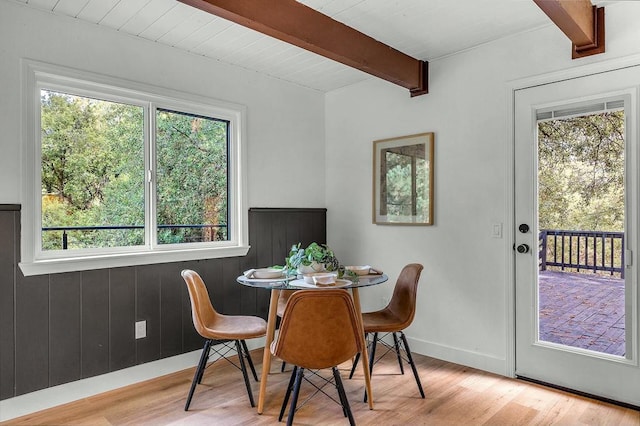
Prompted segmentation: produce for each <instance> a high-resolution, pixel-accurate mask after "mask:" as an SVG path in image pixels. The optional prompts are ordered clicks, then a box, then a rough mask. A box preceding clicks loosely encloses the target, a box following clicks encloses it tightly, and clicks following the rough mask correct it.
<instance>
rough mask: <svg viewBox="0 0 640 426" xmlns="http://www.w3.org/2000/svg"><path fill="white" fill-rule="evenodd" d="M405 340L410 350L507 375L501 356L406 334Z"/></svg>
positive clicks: (504, 361) (505, 364) (505, 365)
mask: <svg viewBox="0 0 640 426" xmlns="http://www.w3.org/2000/svg"><path fill="white" fill-rule="evenodd" d="M407 340H408V341H409V346H411V352H414V353H418V354H421V355H426V356H430V357H433V358H437V359H441V360H444V361H449V362H453V363H455V364H461V365H466V366H467V367H472V368H477V369H478V370H483V371H488V372H490V373H495V374H499V375H501V376H507V375H508V372H507V363H506V360H505V359H503V358H498V357H495V356H491V355H487V354H483V353H479V352H473V351H468V350H464V349H460V348H454V347H450V346H444V345H440V344H437V343H433V342H427V341H425V340H418V339H413V338H411V337H409V336H407Z"/></svg>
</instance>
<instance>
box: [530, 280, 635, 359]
mask: <svg viewBox="0 0 640 426" xmlns="http://www.w3.org/2000/svg"><path fill="white" fill-rule="evenodd" d="M624 327H625V324H624V281H623V280H622V279H619V278H612V277H609V276H600V275H596V274H577V273H569V272H557V271H541V272H540V340H543V341H546V342H553V343H560V344H563V345H568V346H573V347H577V348H583V349H590V350H593V351H598V352H604V353H607V354H611V355H620V356H624V355H625V336H624V331H625V330H624Z"/></svg>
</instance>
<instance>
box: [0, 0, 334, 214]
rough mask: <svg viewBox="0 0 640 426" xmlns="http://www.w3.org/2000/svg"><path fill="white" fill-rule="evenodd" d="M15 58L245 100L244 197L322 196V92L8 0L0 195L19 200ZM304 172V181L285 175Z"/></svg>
mask: <svg viewBox="0 0 640 426" xmlns="http://www.w3.org/2000/svg"><path fill="white" fill-rule="evenodd" d="M20 58H28V59H33V60H38V61H42V62H49V63H53V64H57V65H63V66H66V67H71V68H76V69H80V70H85V71H90V72H94V73H101V74H105V75H109V76H113V77H118V78H124V79H128V80H133V81H136V82H141V83H145V84H150V85H155V86H159V87H163V88H169V89H174V90H180V91H184V92H188V93H194V94H198V95H201V96H207V97H210V98H214V99H219V100H223V101H228V102H233V103H238V104H242V105H245V106H246V107H247V129H248V151H249V157H248V168H249V180H248V182H249V185H248V186H249V194H248V199H249V206H250V207H324V206H325V200H324V192H325V191H324V185H325V182H324V172H325V169H324V155H325V151H324V95H323V94H322V93H320V92H317V91H314V90H310V89H307V88H302V87H299V86H295V85H291V84H287V83H285V82H282V81H280V80H277V79H274V78H269V77H266V76H262V75H260V74H258V73H255V72H251V71H247V70H244V69H241V68H238V67H234V66H230V65H226V64H224V63H222V62H219V61H215V60H211V59H207V58H204V57H202V56H197V55H192V54H188V53H183V52H180V51H178V50H177V49H172V48H170V47H167V46H163V45H161V44H158V43H154V42H151V41H146V40H142V39H139V38H136V37H133V36H130V35H127V34H124V33H119V32H116V31H113V30H110V29H105V28H101V27H99V26H97V25H91V24H88V23H83V22H80V21H78V20H76V19H72V18H68V17H62V16H58V15H53V14H51V13H47V12H39V11H34V10H32V9H28V8H27V7H25V6H23V5H20V4H17V3H12V2H7V1H0V82H1V83H0V129H2V131H1V132H0V147H1V149H2V155H0V203H11V204H17V203H20V201H21V200H20V197H21V195H20V179H19V177H20V176H21V172H20V170H21V169H20V167H21V160H20V156H21V145H20V144H21V139H20V133H21V129H20V119H21V117H20V111H21V93H20V90H21V84H20V80H21V75H20V74H21V66H20ZM300 158H313V159H314V161H311V162H301V161H299V160H300ZM269 159H272V160H269ZM285 165H286V167H285ZM300 175H304V176H305V178H304V186H305V188H301V186H300V185H298V184H297V183H296V182H295V181H293V179H292V178H291V176H300Z"/></svg>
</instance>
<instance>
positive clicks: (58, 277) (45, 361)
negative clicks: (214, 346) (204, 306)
mask: <svg viewBox="0 0 640 426" xmlns="http://www.w3.org/2000/svg"><path fill="white" fill-rule="evenodd" d="M19 232H20V206H19V205H0V241H3V244H2V245H1V246H0V399H7V398H12V397H14V396H17V395H21V394H24V393H28V392H33V391H36V390H39V389H43V388H46V387H50V386H55V385H58V384H61V383H67V382H70V381H74V380H79V379H82V378H86V377H92V376H96V375H100V374H104V373H108V372H111V371H115V370H119V369H122V368H126V367H131V366H133V365H136V364H141V363H145V362H149V361H153V360H156V359H160V358H164V357H168V356H173V355H178V354H180V353H185V352H189V351H192V350H196V349H200V348H202V344H203V339H202V337H200V336H199V335H198V333H197V332H196V331H195V328H194V327H193V322H192V318H191V305H190V302H189V296H188V293H187V290H186V285H185V283H184V281H183V280H182V277H181V276H180V271H182V270H183V269H193V270H195V271H197V272H198V273H200V275H201V276H202V278H203V279H204V281H205V283H206V285H207V289H208V291H209V295H210V297H211V299H212V301H213V304H214V306H215V307H216V309H218V310H219V311H220V312H222V313H225V314H230V315H234V314H242V315H259V316H262V317H263V318H266V317H267V313H268V305H269V291H267V290H264V289H254V288H250V287H245V286H242V285H240V284H238V283H237V282H236V280H235V279H236V277H237V276H238V275H240V274H241V273H242V271H244V270H246V269H249V268H252V267H261V266H271V265H282V264H284V259H285V256H286V255H287V254H288V252H289V249H290V247H291V245H292V244H295V243H297V242H301V243H302V244H303V245H308V244H309V243H310V242H312V241H316V242H318V243H324V242H325V241H326V209H294V208H284V209H279V208H253V209H250V210H249V244H250V245H251V249H250V250H249V252H248V253H247V255H246V256H244V257H235V258H223V259H209V260H200V261H190V262H176V263H167V264H162V265H143V266H137V267H127V268H113V269H98V270H93V271H84V272H71V273H64V274H51V275H41V276H32V277H24V276H23V275H22V273H21V272H20V270H19V268H18V266H17V265H18V262H19V253H20V234H19ZM143 320H144V321H146V322H147V337H146V338H144V339H138V340H136V339H135V322H136V321H143ZM185 386H188V384H185ZM185 392H186V388H185Z"/></svg>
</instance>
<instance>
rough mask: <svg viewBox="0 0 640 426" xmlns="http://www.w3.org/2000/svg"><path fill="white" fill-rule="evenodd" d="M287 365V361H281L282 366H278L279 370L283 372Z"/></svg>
mask: <svg viewBox="0 0 640 426" xmlns="http://www.w3.org/2000/svg"><path fill="white" fill-rule="evenodd" d="M286 366H287V363H286V362H284V361H282V366H281V367H280V372H281V373H284V368H285V367H286Z"/></svg>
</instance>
